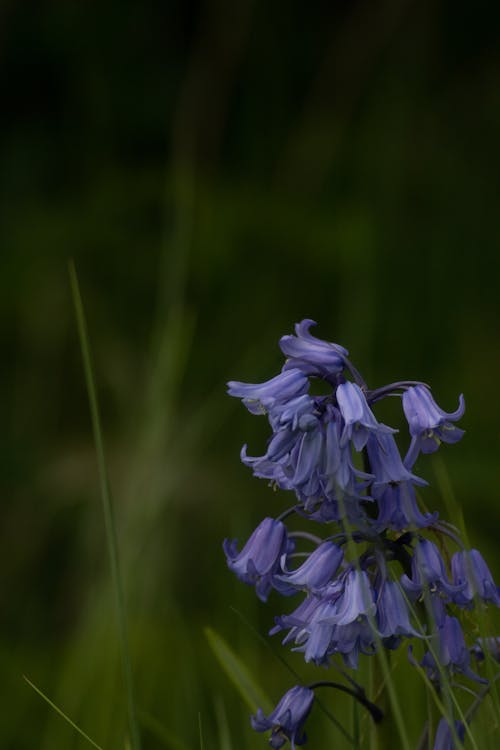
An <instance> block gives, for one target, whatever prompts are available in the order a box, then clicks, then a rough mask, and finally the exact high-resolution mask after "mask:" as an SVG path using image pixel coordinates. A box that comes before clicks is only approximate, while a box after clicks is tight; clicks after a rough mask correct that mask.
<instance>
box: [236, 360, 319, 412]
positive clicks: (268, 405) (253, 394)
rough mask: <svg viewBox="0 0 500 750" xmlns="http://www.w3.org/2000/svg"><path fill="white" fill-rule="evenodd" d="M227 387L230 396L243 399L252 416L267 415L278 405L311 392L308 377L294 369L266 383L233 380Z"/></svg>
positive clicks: (281, 373)
mask: <svg viewBox="0 0 500 750" xmlns="http://www.w3.org/2000/svg"><path fill="white" fill-rule="evenodd" d="M227 385H228V391H227V392H228V393H229V395H230V396H236V397H237V398H241V399H242V401H243V404H244V405H245V406H246V407H247V409H248V411H249V412H251V413H252V414H265V413H266V412H268V411H270V410H272V408H273V407H274V406H275V405H276V404H280V403H283V402H286V401H289V400H290V399H293V398H296V397H297V396H301V395H302V394H303V393H307V391H308V390H309V381H308V379H307V377H306V376H305V375H304V373H303V372H301V371H300V370H298V369H293V368H292V369H289V370H287V371H286V372H280V374H279V375H276V377H274V378H271V380H267V381H266V382H265V383H240V382H239V381H237V380H231V381H229V383H228V384H227Z"/></svg>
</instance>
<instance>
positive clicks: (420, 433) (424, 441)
mask: <svg viewBox="0 0 500 750" xmlns="http://www.w3.org/2000/svg"><path fill="white" fill-rule="evenodd" d="M403 410H404V413H405V416H406V419H407V421H408V425H409V427H410V435H411V437H412V440H411V444H410V447H409V449H408V453H407V454H406V458H405V465H406V466H408V467H411V466H413V464H414V463H415V461H416V459H417V457H418V454H419V452H421V453H434V452H435V451H437V449H438V448H439V446H440V445H441V443H456V442H458V440H460V438H461V437H462V435H463V434H464V431H463V430H461V429H460V428H458V427H455V425H454V424H453V422H456V421H457V420H458V419H460V418H461V417H462V416H463V414H464V411H465V401H464V397H463V396H462V395H460V398H459V405H458V409H457V410H456V411H454V412H451V413H450V414H448V413H447V412H445V411H443V409H441V408H440V407H439V406H438V405H437V404H436V402H435V401H434V399H433V398H432V394H431V392H430V390H429V389H428V388H426V387H425V386H424V385H416V386H412V387H410V388H408V389H407V390H406V391H405V392H404V393H403Z"/></svg>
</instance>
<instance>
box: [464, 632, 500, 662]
mask: <svg viewBox="0 0 500 750" xmlns="http://www.w3.org/2000/svg"><path fill="white" fill-rule="evenodd" d="M469 651H470V653H471V655H472V656H474V658H475V659H476V660H477V661H478V662H482V661H484V660H485V658H486V654H489V655H490V656H491V657H493V659H494V660H495V661H498V662H500V638H499V637H498V636H496V637H492V636H490V637H488V638H477V639H476V642H475V643H474V644H473V645H472V646H471V647H470V649H469Z"/></svg>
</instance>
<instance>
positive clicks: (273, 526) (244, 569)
mask: <svg viewBox="0 0 500 750" xmlns="http://www.w3.org/2000/svg"><path fill="white" fill-rule="evenodd" d="M223 546H224V552H225V554H226V559H227V564H228V567H229V568H230V569H231V570H232V571H233V572H234V573H235V574H236V575H237V577H238V578H239V579H240V580H241V581H243V582H244V583H246V584H249V585H251V586H255V591H256V593H257V596H258V597H259V599H261V600H262V601H266V600H267V597H268V596H269V592H270V590H271V588H272V586H273V578H274V576H275V574H276V573H278V572H279V570H280V567H279V566H280V560H281V558H282V556H283V555H286V553H287V552H290V551H291V549H293V542H292V541H291V540H289V539H288V535H287V531H286V527H285V525H284V524H283V523H282V522H281V521H276V520H274V519H273V518H264V520H263V521H261V523H260V524H259V525H258V526H257V528H256V529H255V531H254V532H253V533H252V535H251V536H250V538H249V540H248V541H247V543H246V544H245V546H244V547H243V549H242V550H241V552H238V548H237V541H236V539H234V540H232V541H229V540H228V539H226V540H225V541H224V545H223Z"/></svg>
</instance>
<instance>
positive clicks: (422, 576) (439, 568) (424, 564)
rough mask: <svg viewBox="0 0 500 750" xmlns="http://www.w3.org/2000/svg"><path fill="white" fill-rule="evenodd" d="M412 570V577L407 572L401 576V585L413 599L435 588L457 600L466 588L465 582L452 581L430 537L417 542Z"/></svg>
mask: <svg viewBox="0 0 500 750" xmlns="http://www.w3.org/2000/svg"><path fill="white" fill-rule="evenodd" d="M411 572H412V577H411V579H410V578H408V576H407V575H406V574H403V575H402V576H401V585H402V586H403V588H404V590H405V592H406V593H407V595H408V596H409V597H410V598H412V599H417V598H418V597H419V596H421V595H422V593H423V592H424V590H430V591H431V592H432V591H433V590H435V591H438V592H439V593H441V594H444V595H445V596H447V597H449V598H450V599H451V600H452V601H456V597H457V595H459V594H460V593H461V592H462V591H463V590H464V588H465V583H460V584H458V585H454V584H451V583H450V581H449V580H448V574H447V572H446V567H445V564H444V561H443V558H442V557H441V554H440V552H439V550H438V548H437V547H436V545H435V544H434V543H433V542H430V541H429V540H428V539H420V540H419V541H418V542H417V544H416V546H415V551H414V555H413V560H412V564H411Z"/></svg>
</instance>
